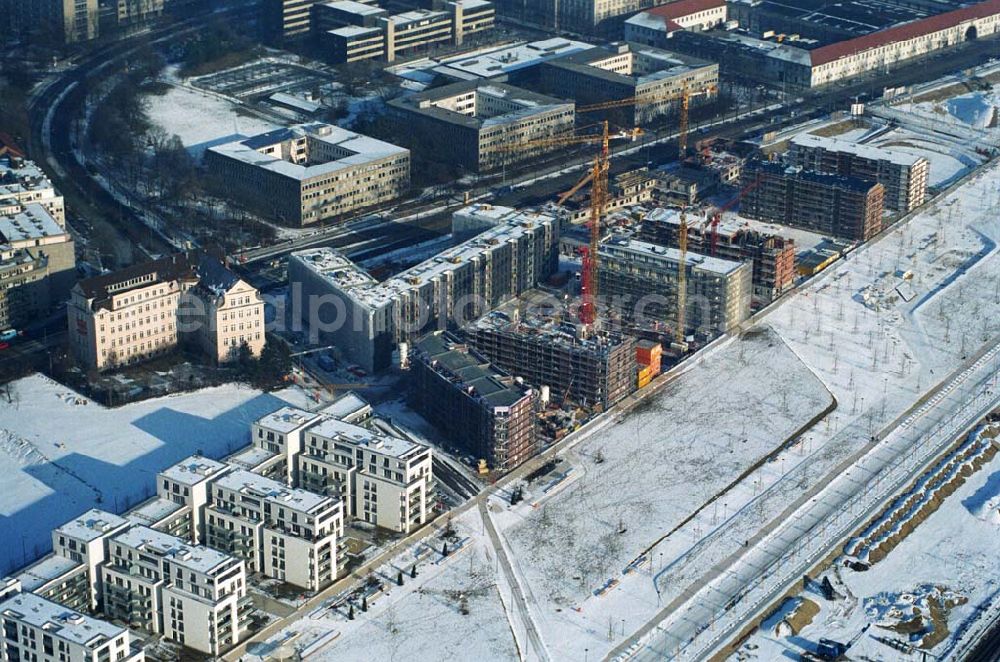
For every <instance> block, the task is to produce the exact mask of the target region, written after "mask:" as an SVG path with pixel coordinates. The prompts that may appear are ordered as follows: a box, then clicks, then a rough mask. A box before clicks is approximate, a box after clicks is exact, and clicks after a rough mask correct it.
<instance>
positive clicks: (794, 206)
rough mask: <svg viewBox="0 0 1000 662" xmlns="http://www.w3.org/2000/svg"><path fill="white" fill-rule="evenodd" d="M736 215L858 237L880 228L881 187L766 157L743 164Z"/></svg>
mask: <svg viewBox="0 0 1000 662" xmlns="http://www.w3.org/2000/svg"><path fill="white" fill-rule="evenodd" d="M741 185H742V187H743V189H744V191H745V192H744V194H743V197H742V198H741V200H740V215H741V216H745V217H747V218H755V219H760V220H765V221H773V222H776V223H781V224H783V225H788V226H791V227H795V228H801V229H803V230H809V231H811V232H817V233H820V234H824V235H828V236H834V237H844V238H846V239H853V240H855V241H863V240H867V239H870V238H871V237H874V236H875V235H877V234H878V233H879V232H880V231H881V230H882V205H883V198H884V195H885V187H883V186H882V185H881V184H879V183H877V182H874V181H870V180H865V179H860V178H858V177H849V176H846V175H836V174H828V173H820V172H815V171H812V170H805V169H803V168H801V167H798V166H786V165H783V164H780V163H771V162H767V161H748V162H747V163H746V165H745V166H744V167H743V173H742V176H741Z"/></svg>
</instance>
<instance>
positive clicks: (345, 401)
mask: <svg viewBox="0 0 1000 662" xmlns="http://www.w3.org/2000/svg"><path fill="white" fill-rule="evenodd" d="M365 409H369V410H370V409H371V405H370V404H368V401H367V400H365V399H364V398H362V397H361V396H360V395H358V394H357V393H355V392H354V391H349V392H348V393H345V394H344V395H342V396H340V397H339V398H337V399H336V400H334V401H333V402H331V403H330V404H329V405H327V406H326V407H324V408H323V410H322V412H323V414H324V415H326V416H333V417H334V418H339V419H345V418H350V417H351V416H353V415H355V414H357V413H358V412H361V411H364V410H365Z"/></svg>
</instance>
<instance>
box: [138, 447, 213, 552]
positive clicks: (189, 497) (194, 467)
mask: <svg viewBox="0 0 1000 662" xmlns="http://www.w3.org/2000/svg"><path fill="white" fill-rule="evenodd" d="M231 468H232V467H231V466H230V465H228V464H226V463H225V462H219V461H217V460H211V459H209V458H207V457H202V456H200V455H192V456H191V457H188V458H185V459H184V460H181V461H180V462H178V463H177V464H174V465H172V466H170V467H167V468H166V469H164V470H163V471H161V472H160V473H158V474H157V475H156V497H154V498H152V499H150V500H149V501H147V502H146V503H144V504H142V505H140V506H138V507H136V508H134V509H132V510H131V511H129V512H128V513H127V515H126V517H127V519H128V520H129V521H130V522H132V523H134V524H139V525H143V526H148V527H149V528H151V529H156V530H158V531H163V532H164V533H169V534H170V535H172V536H177V537H178V538H183V539H185V540H187V541H189V542H190V543H192V544H195V545H197V544H202V543H203V542H204V539H205V508H206V507H207V506H208V503H209V501H210V500H211V482H212V480H214V479H215V478H218V477H219V476H221V475H223V474H224V473H226V472H227V471H229V470H230V469H231Z"/></svg>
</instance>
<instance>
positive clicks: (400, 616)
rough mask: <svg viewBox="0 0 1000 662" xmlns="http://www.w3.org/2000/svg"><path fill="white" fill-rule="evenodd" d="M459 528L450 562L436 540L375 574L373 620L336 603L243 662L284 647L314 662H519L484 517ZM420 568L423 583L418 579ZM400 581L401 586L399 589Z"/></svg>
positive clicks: (464, 520)
mask: <svg viewBox="0 0 1000 662" xmlns="http://www.w3.org/2000/svg"><path fill="white" fill-rule="evenodd" d="M453 525H454V529H455V534H456V536H455V538H456V540H457V541H459V542H456V543H452V544H451V545H450V547H449V549H450V551H449V554H448V556H447V557H442V555H441V553H440V552H441V548H442V542H443V541H442V540H441V539H440V538H439V537H437V536H435V537H433V538H428V539H427V542H429V543H431V544H430V545H428V544H426V543H419V544H417V545H414V546H413V547H411V548H410V549H408V550H406V551H405V552H404V553H403V554H401V555H400V556H399V557H397V558H396V559H394V560H393V561H392V562H390V563H389V564H387V565H385V566H383V567H382V568H380V569H379V571H377V572H376V575H377V576H378V577H380V579H381V580H382V582H383V584H384V590H380V591H375V592H372V593H371V594H370V595H371V597H370V598H369V600H368V611H367V612H363V611H362V610H361V607H360V604H361V600H360V598H357V599H354V600H353V602H355V603H357V604H355V606H354V620H350V619H349V617H348V615H349V610H350V607H349V606H348V604H350V603H349V602H340V601H338V600H331V601H330V603H329V604H328V605H327V606H325V607H320V608H318V609H316V610H314V611H313V612H311V613H310V614H309V615H308V616H307V617H305V618H302V619H300V620H298V621H296V622H294V623H292V624H291V625H289V626H288V627H287V628H285V629H283V630H282V631H281V632H279V633H278V634H276V635H275V636H274V637H272V638H271V639H269V640H268V642H266V643H265V644H262V645H255V646H251V647H250V649H249V654H248V655H246V656H245V657H244V659H245V660H247V662H260V661H261V660H265V659H272V658H268V655H269V654H273V652H274V650H275V649H276V648H279V647H281V646H282V645H286V646H289V647H295V648H297V649H298V650H299V651H300V652H301V653H303V657H305V656H306V655H308V657H309V659H310V660H331V661H332V660H337V661H340V660H345V661H347V660H351V661H353V660H385V661H386V662H394V661H397V660H448V659H452V660H516V659H518V648H517V645H516V644H515V640H514V635H513V633H512V630H511V625H510V623H509V622H508V620H507V617H506V615H505V607H504V602H505V601H506V602H509V599H510V597H509V593H510V591H509V588H507V587H506V586H505V584H504V581H503V579H502V575H501V574H500V573H498V572H497V565H496V555H495V552H494V551H493V549H492V548H491V547H490V546H489V542H488V540H487V538H486V537H485V536H484V530H483V523H482V520H481V518H480V516H479V511H478V510H476V509H472V510H469V511H467V512H466V513H464V514H463V515H462V516H461V517H460V518H457V519H456V520H455V521H454V522H453ZM414 563H416V564H417V567H418V577H417V578H416V579H411V578H410V575H409V571H410V568H411V567H412V565H413V564H414ZM399 573H402V574H403V585H402V586H398V585H397V583H396V582H397V577H398V576H399ZM501 596H503V597H501ZM334 603H339V604H336V605H335V604H334Z"/></svg>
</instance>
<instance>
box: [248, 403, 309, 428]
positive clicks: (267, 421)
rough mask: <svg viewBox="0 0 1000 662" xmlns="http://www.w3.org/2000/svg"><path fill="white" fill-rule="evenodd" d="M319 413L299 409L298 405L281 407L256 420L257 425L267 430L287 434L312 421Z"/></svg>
mask: <svg viewBox="0 0 1000 662" xmlns="http://www.w3.org/2000/svg"><path fill="white" fill-rule="evenodd" d="M317 418H319V414H314V413H312V412H309V411H306V410H305V409H299V408H298V407H282V408H281V409H279V410H278V411H273V412H271V413H270V414H268V415H266V416H262V417H261V418H259V419H258V420H257V425H259V426H260V427H262V428H266V429H268V430H273V431H275V432H278V433H281V434H287V433H289V432H292V431H293V430H298V429H299V428H301V427H303V426H304V425H308V424H309V423H312V422H313V421H315V420H316V419H317Z"/></svg>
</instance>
